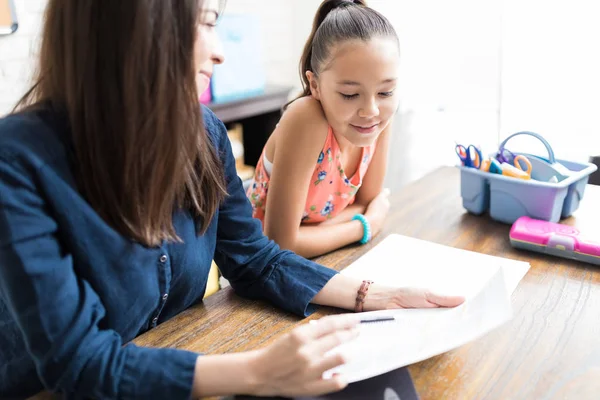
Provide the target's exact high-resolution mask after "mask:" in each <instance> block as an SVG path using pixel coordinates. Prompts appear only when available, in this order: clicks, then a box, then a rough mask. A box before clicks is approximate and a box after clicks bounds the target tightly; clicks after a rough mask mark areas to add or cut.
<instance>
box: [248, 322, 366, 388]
mask: <svg viewBox="0 0 600 400" xmlns="http://www.w3.org/2000/svg"><path fill="white" fill-rule="evenodd" d="M359 321H360V320H359V317H358V316H357V315H347V314H346V315H337V316H329V317H325V318H321V319H319V321H318V322H317V323H314V324H305V325H302V326H300V327H298V328H296V329H294V330H293V331H292V332H290V333H288V334H286V335H285V336H283V337H281V338H280V339H278V340H277V341H276V342H275V343H273V344H271V345H270V346H268V347H266V348H264V349H260V350H257V351H256V352H255V354H254V357H253V359H252V361H251V364H252V365H250V366H249V367H250V368H249V370H250V371H253V374H254V376H255V382H256V385H255V387H256V390H254V391H253V392H254V393H252V394H253V395H257V396H288V397H292V396H315V395H320V394H324V393H329V392H334V391H339V390H341V389H343V388H344V387H346V385H347V383H346V382H344V380H343V379H342V378H341V377H340V376H334V377H332V378H331V379H323V378H322V375H323V373H324V372H325V371H328V370H330V369H332V368H335V367H337V366H339V365H342V364H344V363H345V360H344V359H343V357H342V356H341V355H339V354H335V355H325V353H327V352H328V351H329V350H331V349H333V348H334V347H336V346H338V345H340V344H342V343H344V342H348V341H350V340H352V339H354V338H355V337H356V336H358V328H357V325H358V323H359Z"/></svg>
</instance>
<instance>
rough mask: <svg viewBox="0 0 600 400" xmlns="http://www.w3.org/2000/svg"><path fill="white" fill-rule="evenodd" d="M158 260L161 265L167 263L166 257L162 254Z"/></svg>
mask: <svg viewBox="0 0 600 400" xmlns="http://www.w3.org/2000/svg"><path fill="white" fill-rule="evenodd" d="M159 260H160V262H161V263H163V264H164V263H166V262H167V255H166V254H163V255H162V256H160V258H159Z"/></svg>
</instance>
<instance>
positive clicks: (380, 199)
mask: <svg viewBox="0 0 600 400" xmlns="http://www.w3.org/2000/svg"><path fill="white" fill-rule="evenodd" d="M389 196H390V190H389V189H383V190H382V191H381V193H379V194H378V195H377V197H375V198H374V199H373V200H372V201H371V202H370V203H369V205H368V206H367V211H365V217H366V218H367V221H369V225H371V234H372V236H373V237H375V236H376V235H377V234H378V233H379V232H380V231H381V228H382V227H383V223H384V221H385V217H386V215H387V213H388V211H389V209H390V200H389Z"/></svg>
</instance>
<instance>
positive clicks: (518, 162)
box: [514, 154, 531, 176]
mask: <svg viewBox="0 0 600 400" xmlns="http://www.w3.org/2000/svg"><path fill="white" fill-rule="evenodd" d="M521 162H522V163H523V164H525V166H526V167H527V169H523V166H522V165H521ZM514 163H515V167H517V168H519V169H520V170H521V171H523V172H525V173H526V174H527V175H529V176H531V161H529V160H528V159H527V157H525V156H523V155H521V154H519V155H518V156H516V157H515V161H514Z"/></svg>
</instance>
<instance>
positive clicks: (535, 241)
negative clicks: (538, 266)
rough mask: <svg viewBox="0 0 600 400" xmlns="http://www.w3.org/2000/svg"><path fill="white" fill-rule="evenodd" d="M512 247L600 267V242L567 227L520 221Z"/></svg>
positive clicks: (540, 221)
mask: <svg viewBox="0 0 600 400" xmlns="http://www.w3.org/2000/svg"><path fill="white" fill-rule="evenodd" d="M510 243H511V245H512V246H513V247H516V248H520V249H525V250H532V251H537V252H539V253H544V254H549V255H553V256H558V257H563V258H570V259H573V260H579V261H583V262H587V263H591V264H597V265H600V242H599V241H596V240H592V239H590V238H587V237H585V236H583V235H582V234H581V232H579V230H577V229H576V228H574V227H572V226H568V225H564V224H557V223H554V222H549V221H542V220H538V219H533V218H529V217H520V218H519V219H517V220H516V221H515V222H514V223H513V225H512V228H511V230H510Z"/></svg>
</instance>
